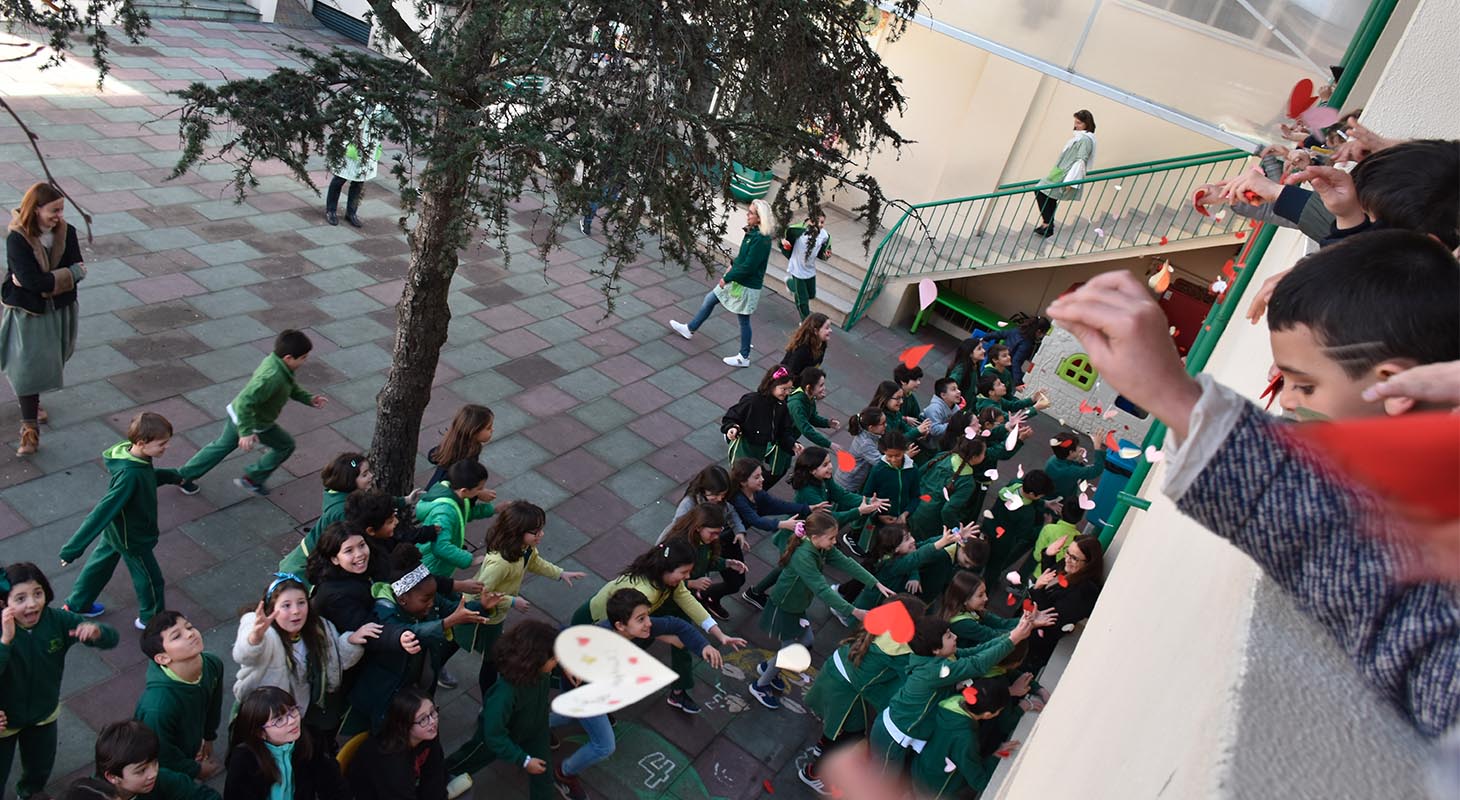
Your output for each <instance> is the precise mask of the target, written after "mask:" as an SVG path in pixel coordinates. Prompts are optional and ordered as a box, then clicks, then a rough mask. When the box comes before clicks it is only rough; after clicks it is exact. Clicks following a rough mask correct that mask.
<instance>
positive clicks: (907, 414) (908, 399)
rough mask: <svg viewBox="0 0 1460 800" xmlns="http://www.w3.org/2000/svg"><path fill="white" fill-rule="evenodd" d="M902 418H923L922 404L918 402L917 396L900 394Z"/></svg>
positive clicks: (910, 393) (909, 393)
mask: <svg viewBox="0 0 1460 800" xmlns="http://www.w3.org/2000/svg"><path fill="white" fill-rule="evenodd" d="M902 416H903V418H904V419H922V418H923V404H922V403H919V402H918V397H917V395H915V394H913V393H912V392H903V394H902Z"/></svg>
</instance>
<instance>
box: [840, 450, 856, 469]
mask: <svg viewBox="0 0 1460 800" xmlns="http://www.w3.org/2000/svg"><path fill="white" fill-rule="evenodd" d="M836 468H837V469H839V470H841V471H842V472H851V471H852V470H855V469H856V468H857V457H856V456H854V455H852V454H851V453H848V452H847V451H845V450H838V451H836Z"/></svg>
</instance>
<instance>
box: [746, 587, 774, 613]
mask: <svg viewBox="0 0 1460 800" xmlns="http://www.w3.org/2000/svg"><path fill="white" fill-rule="evenodd" d="M740 599H741V600H744V601H745V602H746V604H747V605H752V606H755V607H756V608H759V609H761V610H764V609H765V604H766V601H767V600H769V599H770V598H769V597H766V596H765V595H763V594H761V593H760V592H757V591H756V590H754V589H746V590H745V591H743V592H741V593H740Z"/></svg>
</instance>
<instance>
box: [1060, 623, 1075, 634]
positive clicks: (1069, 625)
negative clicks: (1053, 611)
mask: <svg viewBox="0 0 1460 800" xmlns="http://www.w3.org/2000/svg"><path fill="white" fill-rule="evenodd" d="M1074 629H1075V623H1073V622H1071V623H1070V624H1068V625H1066V626H1064V627H1063V628H1060V630H1062V631H1064V632H1065V633H1069V632H1070V631H1072V630H1074Z"/></svg>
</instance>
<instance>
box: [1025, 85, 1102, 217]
mask: <svg viewBox="0 0 1460 800" xmlns="http://www.w3.org/2000/svg"><path fill="white" fill-rule="evenodd" d="M1094 164H1095V115H1094V114H1091V113H1090V112H1089V111H1086V110H1085V109H1083V108H1082V109H1080V110H1079V111H1076V112H1075V135H1074V136H1071V137H1070V140H1069V141H1068V142H1065V148H1064V149H1063V150H1061V151H1060V159H1059V161H1058V162H1057V163H1056V164H1055V165H1054V169H1052V170H1050V171H1049V174H1048V175H1046V176H1045V177H1044V180H1042V181H1040V182H1039V187H1040V188H1039V189H1038V190H1036V191H1035V192H1034V202H1035V203H1036V204H1037V205H1038V206H1039V216H1040V218H1042V219H1043V220H1044V224H1043V225H1040V226H1038V227H1036V228H1035V229H1034V232H1035V233H1037V234H1039V235H1040V236H1043V237H1044V238H1046V239H1048V238H1049V237H1051V236H1053V235H1054V210H1055V207H1056V206H1058V205H1059V201H1061V200H1079V199H1080V195H1081V193H1082V192H1083V191H1084V188H1085V187H1083V186H1059V185H1058V184H1061V183H1066V182H1068V181H1077V180H1080V179H1081V178H1084V177H1085V175H1086V174H1087V173H1089V172H1090V168H1091V167H1092V166H1094ZM1045 187H1054V188H1045Z"/></svg>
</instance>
